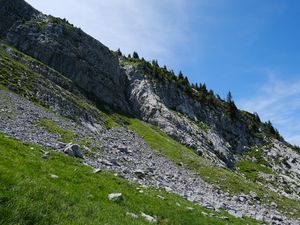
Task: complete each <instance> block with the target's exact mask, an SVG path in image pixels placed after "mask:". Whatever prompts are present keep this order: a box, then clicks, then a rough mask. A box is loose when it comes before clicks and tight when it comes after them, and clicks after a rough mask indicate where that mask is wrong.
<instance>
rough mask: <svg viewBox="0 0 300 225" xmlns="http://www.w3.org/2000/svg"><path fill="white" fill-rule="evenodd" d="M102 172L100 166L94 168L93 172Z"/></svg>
mask: <svg viewBox="0 0 300 225" xmlns="http://www.w3.org/2000/svg"><path fill="white" fill-rule="evenodd" d="M100 172H101V169H100V168H97V169H94V171H93V173H100Z"/></svg>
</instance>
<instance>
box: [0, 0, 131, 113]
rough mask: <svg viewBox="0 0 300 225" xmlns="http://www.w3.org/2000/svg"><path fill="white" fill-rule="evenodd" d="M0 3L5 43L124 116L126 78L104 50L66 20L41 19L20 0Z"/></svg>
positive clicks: (0, 25) (0, 32)
mask: <svg viewBox="0 0 300 225" xmlns="http://www.w3.org/2000/svg"><path fill="white" fill-rule="evenodd" d="M2 2H4V3H5V4H3V5H2V4H1V5H0V15H1V16H0V20H1V22H0V36H1V37H2V38H3V39H4V40H5V41H6V42H7V43H9V44H10V45H12V46H14V47H16V48H18V49H19V50H21V51H22V52H24V53H26V54H28V55H30V56H32V57H34V58H36V59H38V60H39V61H41V62H43V63H44V64H46V65H48V66H49V67H52V68H54V69H55V70H57V71H58V72H61V73H62V74H64V75H65V76H67V77H68V78H70V79H71V80H72V81H74V82H75V83H76V84H77V85H78V86H79V87H80V88H82V90H83V91H85V92H86V94H87V95H88V96H89V97H90V98H92V99H94V100H95V101H96V102H98V103H101V104H104V105H109V106H111V107H112V108H115V109H118V110H121V111H123V112H127V113H128V111H129V108H128V106H127V103H126V100H125V95H124V93H125V78H126V77H125V75H124V74H123V73H122V72H121V70H120V67H119V63H118V59H117V57H115V56H114V55H113V54H112V53H111V51H110V50H109V49H108V48H107V47H106V46H104V45H103V44H101V43H100V42H99V41H97V40H95V39H94V38H92V37H91V36H89V35H87V34H86V33H84V32H83V31H82V30H81V29H79V28H75V27H73V25H71V24H69V23H68V22H67V21H66V20H62V19H58V18H54V17H52V16H46V15H43V14H42V13H39V12H38V11H36V10H34V9H33V8H32V7H31V6H29V5H28V4H27V3H25V2H24V1H22V0H18V1H9V0H2V1H1V3H2ZM12 2H14V3H15V4H13V3H12ZM2 17H3V18H2ZM7 18H9V19H8V20H7ZM3 21H7V22H3Z"/></svg>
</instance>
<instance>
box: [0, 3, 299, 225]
mask: <svg viewBox="0 0 300 225" xmlns="http://www.w3.org/2000/svg"><path fill="white" fill-rule="evenodd" d="M0 3H1V4H0V12H3V14H1V16H2V15H4V16H3V18H4V17H5V18H7V20H1V21H0V30H1V32H2V33H1V38H3V41H1V42H0V89H3V90H1V91H0V106H1V107H0V109H1V110H0V119H1V120H0V121H1V123H0V131H2V132H4V133H6V134H8V135H11V136H14V137H16V138H18V139H20V140H22V141H24V142H30V143H37V144H39V145H41V146H45V147H50V148H52V149H55V150H56V151H62V150H63V148H64V147H65V146H66V144H68V142H74V143H77V144H79V145H80V146H81V147H82V148H81V149H82V152H83V154H84V162H85V163H86V164H88V165H90V166H93V167H94V168H97V169H101V170H113V171H115V172H116V175H117V176H120V177H123V178H126V179H127V180H130V181H133V182H136V183H140V184H143V185H147V186H152V187H156V188H163V189H165V190H167V191H168V192H171V193H175V194H178V195H180V196H183V197H185V198H187V199H188V200H190V201H194V202H195V203H197V204H201V205H202V206H205V207H206V208H209V209H213V210H215V211H216V212H219V211H220V210H221V211H222V210H225V211H228V212H229V213H230V214H232V215H234V216H237V217H241V216H248V217H252V218H255V219H258V220H262V221H265V222H267V223H279V224H299V221H298V220H299V218H300V211H299V209H300V198H299V196H300V170H299V168H300V156H299V153H298V152H297V151H295V150H296V149H295V148H293V147H292V146H290V145H289V144H288V143H286V142H284V140H283V139H282V138H281V137H280V135H279V134H278V132H277V131H276V130H275V129H274V128H273V127H272V125H271V124H269V123H262V122H261V121H260V119H259V117H258V116H257V115H253V114H250V113H247V112H244V111H240V110H238V109H237V108H236V107H235V105H234V103H233V102H230V101H229V102H226V101H224V100H222V99H220V98H218V97H217V96H215V95H214V94H213V93H212V92H211V91H207V90H205V89H203V88H202V89H201V88H200V89H199V88H197V87H195V86H192V85H190V84H189V83H188V81H187V80H186V79H184V78H181V77H179V76H175V75H174V74H173V73H172V72H171V71H168V70H167V69H166V68H164V67H159V66H158V64H157V62H153V63H150V62H147V61H145V60H143V59H138V58H131V57H130V58H129V57H124V56H122V55H121V54H120V53H114V52H110V51H109V49H108V48H106V47H105V46H103V45H102V44H101V43H100V42H98V41H96V40H95V39H93V38H92V37H90V36H88V35H86V34H85V33H84V32H82V31H81V30H80V29H78V28H75V27H74V26H72V25H70V24H69V23H68V22H67V21H66V20H61V19H58V18H54V17H52V16H46V15H43V14H41V13H40V12H38V11H36V10H34V9H33V8H32V7H30V6H29V5H28V4H26V3H25V2H24V1H8V0H0ZM5 21H8V22H5ZM11 45H13V46H14V47H16V48H17V49H19V50H21V52H20V51H18V50H17V49H15V48H14V47H11ZM22 52H24V53H26V54H24V53H22ZM28 55H30V56H31V57H30V56H28ZM11 92H14V93H16V94H17V95H18V96H17V95H15V94H12V93H11ZM20 96H21V97H20ZM43 107H45V108H43ZM103 110H105V112H108V113H109V114H107V113H105V112H104V111H103ZM118 112H121V114H118ZM65 117H67V118H68V119H66V118H65ZM142 121H144V122H147V123H144V122H142ZM150 124H151V125H150ZM182 144H183V145H182ZM193 150H194V151H193ZM226 166H227V168H226ZM229 168H230V169H229ZM97 171H98V170H97ZM27 185H28V184H27ZM143 191H144V190H142V191H141V192H143ZM204 214H205V213H204ZM184 215H186V214H184ZM206 216H208V217H210V216H209V215H206ZM162 217H164V215H162ZM163 221H164V220H163ZM164 222H165V223H167V224H174V223H175V222H173V219H171V220H170V221H169V222H166V221H164ZM220 223H221V222H220ZM242 223H243V222H242ZM175 224H176V223H175ZM179 224H184V222H180V223H179Z"/></svg>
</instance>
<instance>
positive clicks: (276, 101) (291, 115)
mask: <svg viewBox="0 0 300 225" xmlns="http://www.w3.org/2000/svg"><path fill="white" fill-rule="evenodd" d="M267 76H268V79H267V82H266V83H265V84H264V85H263V86H261V87H260V88H259V89H258V92H257V94H256V96H255V97H253V98H250V99H242V100H240V101H239V102H238V105H239V106H240V107H241V108H243V109H245V110H247V111H250V112H257V113H258V114H259V115H260V116H261V118H262V119H263V120H265V121H266V120H271V121H272V122H273V124H274V125H275V127H277V128H278V129H279V131H280V132H281V133H282V135H283V136H284V137H285V138H286V140H287V141H289V142H291V143H293V144H297V145H300V120H299V118H300V79H298V80H293V81H289V82H287V81H283V80H281V79H279V78H278V77H279V75H278V74H276V72H274V71H267ZM298 77H299V76H298Z"/></svg>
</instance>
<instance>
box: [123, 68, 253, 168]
mask: <svg viewBox="0 0 300 225" xmlns="http://www.w3.org/2000/svg"><path fill="white" fill-rule="evenodd" d="M124 69H125V71H126V74H127V77H128V88H127V95H128V99H129V102H130V105H131V108H132V111H133V113H134V114H135V115H136V116H137V117H139V118H141V119H142V120H144V121H146V122H149V123H151V124H154V125H156V126H158V127H159V128H160V129H161V130H162V131H164V132H165V133H167V134H169V135H170V136H172V137H173V138H175V139H176V140H178V141H179V142H181V143H182V144H185V145H187V146H189V147H191V148H193V149H194V150H196V151H197V152H198V153H199V154H200V155H203V154H204V155H205V156H206V158H210V159H211V160H213V161H216V162H219V163H221V164H222V162H223V163H225V164H227V165H228V166H230V165H232V163H233V161H234V154H235V153H237V152H241V151H244V150H245V148H247V147H248V146H252V145H254V144H256V143H257V140H256V139H255V138H254V137H253V136H251V133H250V132H249V130H247V124H243V123H242V122H241V121H239V120H236V121H233V120H231V119H230V118H229V116H228V115H226V114H225V113H224V110H222V109H221V108H218V106H210V105H205V104H203V103H201V102H199V101H196V100H194V99H192V98H191V97H189V96H187V95H186V94H185V93H184V91H183V90H180V89H178V87H177V85H176V83H175V82H168V83H159V82H154V81H151V80H150V79H148V78H147V77H146V76H144V75H143V73H142V71H140V70H138V69H137V68H136V67H133V66H125V68H124ZM212 107H213V108H212ZM214 107H216V108H214ZM220 160H221V161H220Z"/></svg>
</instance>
